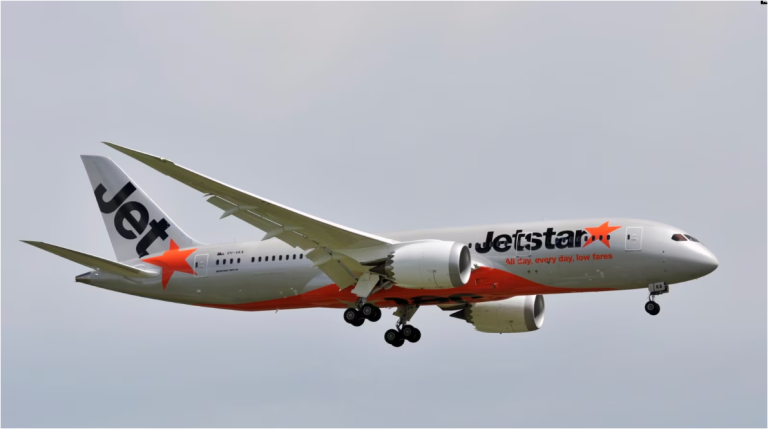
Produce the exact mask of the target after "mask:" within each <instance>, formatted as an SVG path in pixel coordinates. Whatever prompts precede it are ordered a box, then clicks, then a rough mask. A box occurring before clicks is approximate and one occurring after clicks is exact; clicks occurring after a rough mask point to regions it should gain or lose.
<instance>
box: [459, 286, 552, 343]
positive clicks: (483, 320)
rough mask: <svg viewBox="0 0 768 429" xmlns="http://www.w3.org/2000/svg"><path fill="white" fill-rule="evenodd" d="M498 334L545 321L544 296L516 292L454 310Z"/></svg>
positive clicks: (524, 329) (482, 329)
mask: <svg viewBox="0 0 768 429" xmlns="http://www.w3.org/2000/svg"><path fill="white" fill-rule="evenodd" d="M451 317H456V318H458V319H464V320H466V321H467V322H469V323H471V324H473V325H475V329H477V330H478V331H480V332H490V333H494V334H503V333H513V332H530V331H535V330H537V329H539V328H541V326H542V325H544V297H543V296H541V295H536V296H533V295H528V296H516V297H513V298H509V299H505V300H503V301H491V302H478V303H477V304H469V305H467V307H466V308H464V309H462V310H460V311H458V312H456V313H453V314H451Z"/></svg>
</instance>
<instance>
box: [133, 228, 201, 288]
mask: <svg viewBox="0 0 768 429" xmlns="http://www.w3.org/2000/svg"><path fill="white" fill-rule="evenodd" d="M195 250H197V249H196V248H195V249H187V250H179V246H178V245H177V244H176V243H175V242H174V241H173V239H171V248H170V249H168V251H167V252H165V253H163V254H162V255H160V256H155V257H153V258H147V259H142V261H144V262H146V263H148V264H152V265H157V266H158V267H160V268H162V270H163V277H162V278H163V289H165V286H166V285H167V284H168V281H169V280H170V279H171V276H172V275H173V273H175V272H176V271H180V272H182V273H187V274H195V270H193V269H192V266H191V265H189V262H187V257H189V255H190V254H191V253H192V252H194V251H195Z"/></svg>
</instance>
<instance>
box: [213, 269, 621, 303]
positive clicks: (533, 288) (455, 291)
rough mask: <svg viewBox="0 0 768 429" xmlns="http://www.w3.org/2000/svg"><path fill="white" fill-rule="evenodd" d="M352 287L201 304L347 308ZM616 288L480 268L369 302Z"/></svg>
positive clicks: (382, 294) (435, 300)
mask: <svg viewBox="0 0 768 429" xmlns="http://www.w3.org/2000/svg"><path fill="white" fill-rule="evenodd" d="M352 289H354V288H353V287H348V288H346V289H344V290H339V287H338V286H336V285H335V284H330V285H328V286H324V287H321V288H318V289H315V290H312V291H309V292H306V293H303V294H301V295H295V296H289V297H285V298H278V299H270V300H267V301H259V302H249V303H245V304H198V305H200V306H202V307H213V308H223V309H227V310H240V311H267V310H288V309H294V308H312V307H326V308H347V307H348V305H347V304H346V303H348V302H355V301H356V300H357V298H358V297H357V296H356V295H355V294H353V293H352ZM608 290H615V289H614V288H563V287H554V286H546V285H542V284H539V283H536V282H533V281H531V280H528V279H525V278H523V277H520V276H517V275H514V274H512V273H509V272H507V271H503V270H497V269H494V268H487V267H481V268H478V269H477V270H475V271H473V272H472V276H471V277H470V280H469V282H468V283H467V284H466V285H464V286H462V287H458V288H451V289H405V288H401V287H397V286H393V287H392V288H390V289H389V290H381V291H379V292H376V293H375V294H373V295H371V296H370V297H369V298H368V302H372V303H374V304H376V305H377V306H379V307H382V308H386V307H395V306H397V305H400V304H405V303H408V304H419V305H436V304H448V303H452V302H454V303H461V302H480V301H496V300H500V299H506V298H511V297H513V296H519V295H547V294H556V293H571V292H601V291H608Z"/></svg>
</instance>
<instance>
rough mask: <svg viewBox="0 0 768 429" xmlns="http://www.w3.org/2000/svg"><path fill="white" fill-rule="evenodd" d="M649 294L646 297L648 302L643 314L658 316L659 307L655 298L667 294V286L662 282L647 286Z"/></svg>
mask: <svg viewBox="0 0 768 429" xmlns="http://www.w3.org/2000/svg"><path fill="white" fill-rule="evenodd" d="M648 290H649V291H650V294H649V295H648V302H646V303H645V312H646V313H648V314H650V315H651V316H655V315H657V314H659V312H660V311H661V306H660V305H659V303H658V302H656V296H657V295H661V294H665V293H669V285H668V284H666V283H664V282H659V283H651V284H649V285H648Z"/></svg>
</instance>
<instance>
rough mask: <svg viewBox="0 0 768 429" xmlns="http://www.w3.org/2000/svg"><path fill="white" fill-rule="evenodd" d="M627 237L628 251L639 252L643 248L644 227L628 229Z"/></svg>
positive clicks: (625, 247) (626, 247) (625, 246)
mask: <svg viewBox="0 0 768 429" xmlns="http://www.w3.org/2000/svg"><path fill="white" fill-rule="evenodd" d="M626 237H627V241H626V243H625V245H624V249H625V250H626V251H637V250H640V249H642V248H643V227H641V226H631V227H628V228H627V234H626Z"/></svg>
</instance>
